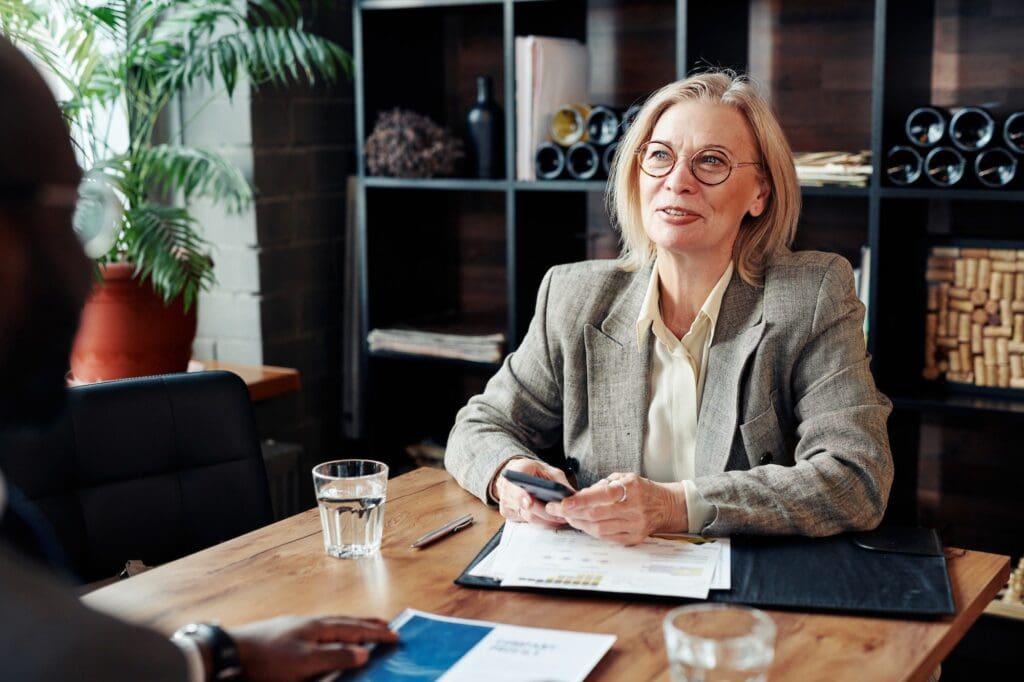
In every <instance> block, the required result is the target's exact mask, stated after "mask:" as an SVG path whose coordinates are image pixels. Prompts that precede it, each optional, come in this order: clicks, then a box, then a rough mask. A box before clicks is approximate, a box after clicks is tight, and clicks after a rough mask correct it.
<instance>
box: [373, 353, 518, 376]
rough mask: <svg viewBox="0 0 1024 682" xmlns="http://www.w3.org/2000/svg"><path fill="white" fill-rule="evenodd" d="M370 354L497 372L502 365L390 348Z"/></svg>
mask: <svg viewBox="0 0 1024 682" xmlns="http://www.w3.org/2000/svg"><path fill="white" fill-rule="evenodd" d="M368 353H369V356H370V357H371V358H374V359H376V360H401V361H405V362H422V363H426V364H432V365H453V366H457V367H469V368H474V369H480V370H481V371H486V372H490V373H493V372H496V371H497V370H498V368H499V367H501V363H500V362H477V361H475V360H463V359H461V358H446V357H439V356H436V355H419V354H416V353H396V352H394V351H388V350H371V351H368Z"/></svg>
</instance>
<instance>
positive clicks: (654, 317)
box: [445, 71, 893, 544]
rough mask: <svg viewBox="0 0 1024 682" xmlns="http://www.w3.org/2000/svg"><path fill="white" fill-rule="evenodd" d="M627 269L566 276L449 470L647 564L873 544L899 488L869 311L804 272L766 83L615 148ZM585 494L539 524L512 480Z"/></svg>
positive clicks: (784, 148)
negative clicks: (747, 539)
mask: <svg viewBox="0 0 1024 682" xmlns="http://www.w3.org/2000/svg"><path fill="white" fill-rule="evenodd" d="M607 199H608V201H607V204H608V207H609V211H610V213H611V216H612V219H613V223H614V224H616V226H617V227H618V229H619V230H620V232H621V243H622V251H621V255H620V257H619V259H618V260H617V261H588V262H583V263H575V264H570V265H559V266H556V267H554V268H552V269H551V270H550V271H548V273H547V275H546V276H545V277H544V279H543V282H542V283H541V285H540V290H539V292H538V296H537V306H536V311H535V314H534V317H533V321H532V322H531V324H530V328H529V330H528V332H527V334H526V337H525V338H524V340H523V342H522V344H521V345H520V347H519V348H518V350H516V351H515V352H514V353H512V354H510V355H509V356H508V358H506V360H505V363H504V364H503V366H502V367H501V369H500V370H499V371H498V373H497V374H496V375H495V376H494V377H493V378H492V379H491V380H490V382H489V383H488V385H487V387H486V389H485V390H484V392H483V393H482V394H481V395H478V396H475V397H473V398H472V399H471V400H470V401H469V403H468V404H467V405H466V406H465V407H464V408H463V409H462V410H461V411H460V412H459V414H458V415H457V417H456V423H455V426H454V428H453V429H452V432H451V435H450V437H449V441H448V448H447V453H446V457H445V465H446V467H447V468H448V470H449V471H450V472H451V473H452V474H453V475H454V476H455V478H456V479H457V480H458V481H459V483H460V484H462V486H463V487H465V488H466V489H467V490H469V491H470V492H472V493H474V494H475V495H477V496H478V497H479V498H480V499H481V500H483V501H484V502H486V503H489V504H496V505H497V506H498V508H499V509H500V511H501V513H502V514H503V515H504V516H505V517H506V518H507V519H508V520H510V521H513V522H527V523H535V524H541V525H544V526H550V527H557V526H561V525H563V524H569V525H570V526H572V527H574V528H577V529H580V530H582V531H584V532H586V533H588V534H590V535H592V536H595V537H599V538H607V539H610V540H613V541H616V542H620V543H623V544H635V543H637V542H640V541H642V540H643V539H644V538H645V537H647V536H648V535H650V534H651V533H656V532H680V531H684V532H686V531H688V532H692V533H701V534H704V535H708V536H723V535H731V534H736V533H755V534H799V535H808V536H820V535H829V534H833V533H838V532H842V531H845V530H853V529H869V528H874V527H875V526H877V525H878V524H879V522H880V521H881V519H882V516H883V513H884V511H885V507H886V503H887V500H888V496H889V489H890V486H891V484H892V477H893V464H892V455H891V453H890V450H889V441H888V435H887V431H886V420H887V418H888V416H889V413H890V411H891V403H890V402H889V400H888V399H887V398H886V397H885V396H883V395H882V394H881V393H879V391H878V390H877V389H876V388H875V382H874V379H873V377H872V375H871V370H870V367H869V361H870V358H869V357H868V355H867V353H866V350H865V345H864V306H863V305H862V304H861V302H860V301H859V300H858V298H857V293H856V291H855V289H854V278H853V272H852V269H851V267H850V264H849V263H848V262H847V261H846V260H845V259H843V258H842V257H840V256H837V255H835V254H826V253H820V252H793V251H791V250H790V246H791V245H792V243H793V238H794V235H795V231H796V226H797V221H798V218H799V214H800V188H799V185H798V182H797V177H796V171H795V168H794V165H793V160H792V152H791V150H790V148H789V144H788V143H787V141H786V139H785V136H784V135H783V133H782V129H781V127H780V126H779V123H778V121H777V120H776V118H775V115H774V114H773V113H772V111H771V108H770V106H769V105H768V103H767V102H766V101H765V100H764V98H763V97H761V96H760V95H759V94H758V93H757V91H756V90H755V88H754V87H753V86H752V84H751V83H750V82H749V81H748V80H746V79H745V78H743V77H737V76H736V75H735V74H733V73H731V72H722V71H711V72H707V73H701V74H697V75H694V76H691V77H689V78H686V79H683V80H680V81H677V82H674V83H670V84H669V85H667V86H665V87H663V88H662V89H660V90H658V91H657V92H655V93H654V94H652V95H651V96H650V97H649V98H648V99H647V101H646V103H645V104H644V106H643V108H642V110H641V111H640V113H639V115H638V116H637V117H636V119H635V121H634V123H633V124H632V126H631V127H630V129H629V130H628V132H627V133H626V134H625V135H624V137H623V139H622V140H621V141H620V145H619V152H618V154H617V156H616V159H615V161H614V164H613V168H612V172H611V177H610V179H609V181H608V197H607ZM555 445H561V447H562V449H563V450H564V453H565V456H566V467H567V469H568V470H569V472H570V474H574V475H575V483H576V484H578V485H579V486H580V488H579V491H578V492H577V493H576V494H575V495H573V496H572V497H569V498H566V499H565V500H563V501H562V502H552V503H548V504H544V503H542V502H539V501H537V500H535V499H533V498H532V497H530V496H529V495H528V494H527V493H525V492H524V491H523V490H521V489H520V488H518V487H516V486H514V485H513V484H511V483H509V482H508V481H507V480H505V479H504V478H503V477H501V475H500V474H501V473H502V472H503V471H504V470H506V469H511V470H516V471H521V472H524V473H528V474H533V475H536V476H541V477H544V478H548V479H552V480H555V481H558V482H561V483H563V484H565V485H570V481H569V479H568V477H567V476H566V472H564V471H562V470H561V469H559V468H556V467H555V466H553V465H552V463H549V462H545V461H544V460H543V459H542V458H541V457H540V456H539V455H538V453H541V452H544V451H545V450H547V449H548V448H551V447H552V446H555Z"/></svg>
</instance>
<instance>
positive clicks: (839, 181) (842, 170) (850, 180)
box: [793, 151, 871, 187]
mask: <svg viewBox="0 0 1024 682" xmlns="http://www.w3.org/2000/svg"><path fill="white" fill-rule="evenodd" d="M793 163H795V164H796V176H797V178H799V180H800V184H801V185H804V186H809V187H821V186H823V185H842V186H845V187H866V186H867V184H868V180H869V179H870V178H871V152H869V151H862V152H857V153H851V152H802V153H799V154H794V155H793Z"/></svg>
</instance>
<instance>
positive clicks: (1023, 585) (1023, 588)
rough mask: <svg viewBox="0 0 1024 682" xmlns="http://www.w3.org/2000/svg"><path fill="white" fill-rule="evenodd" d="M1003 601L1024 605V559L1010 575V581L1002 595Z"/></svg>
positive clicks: (1022, 558) (1023, 558)
mask: <svg viewBox="0 0 1024 682" xmlns="http://www.w3.org/2000/svg"><path fill="white" fill-rule="evenodd" d="M1002 598H1003V601H1008V602H1013V603H1015V604H1024V557H1021V559H1020V561H1018V562H1017V568H1016V570H1014V571H1013V572H1012V573H1010V581H1009V582H1008V583H1006V589H1005V590H1003V594H1002Z"/></svg>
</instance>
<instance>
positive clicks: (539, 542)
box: [470, 523, 732, 599]
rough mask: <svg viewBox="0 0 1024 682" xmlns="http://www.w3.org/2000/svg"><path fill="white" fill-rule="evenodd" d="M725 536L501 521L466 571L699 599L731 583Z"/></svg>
mask: <svg viewBox="0 0 1024 682" xmlns="http://www.w3.org/2000/svg"><path fill="white" fill-rule="evenodd" d="M731 566H732V555H731V551H730V546H729V540H728V539H727V538H702V537H700V536H696V535H686V534H658V535H652V536H651V537H649V538H647V539H646V540H644V541H643V542H642V543H640V544H639V545H634V546H632V547H623V546H622V545H619V544H616V543H614V542H610V541H607V540H598V539H596V538H592V537H590V536H589V535H586V534H584V533H581V532H579V531H577V530H572V529H559V530H550V529H546V528H541V527H539V526H534V525H530V524H525V523H506V524H505V528H504V530H503V531H502V534H501V542H500V543H499V544H498V546H497V547H496V548H495V549H494V551H492V552H491V553H490V554H488V555H487V556H486V557H484V559H483V560H482V561H481V562H480V563H478V564H477V565H476V566H474V567H473V569H472V570H471V571H470V575H474V576H479V577H487V578H493V579H495V580H500V581H501V584H502V586H503V587H504V586H509V587H551V588H556V589H560V590H589V591H595V592H614V593H618V594H656V595H664V596H668V597H684V598H691V599H707V596H708V591H709V590H727V589H729V588H730V587H731V585H732V574H731Z"/></svg>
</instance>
